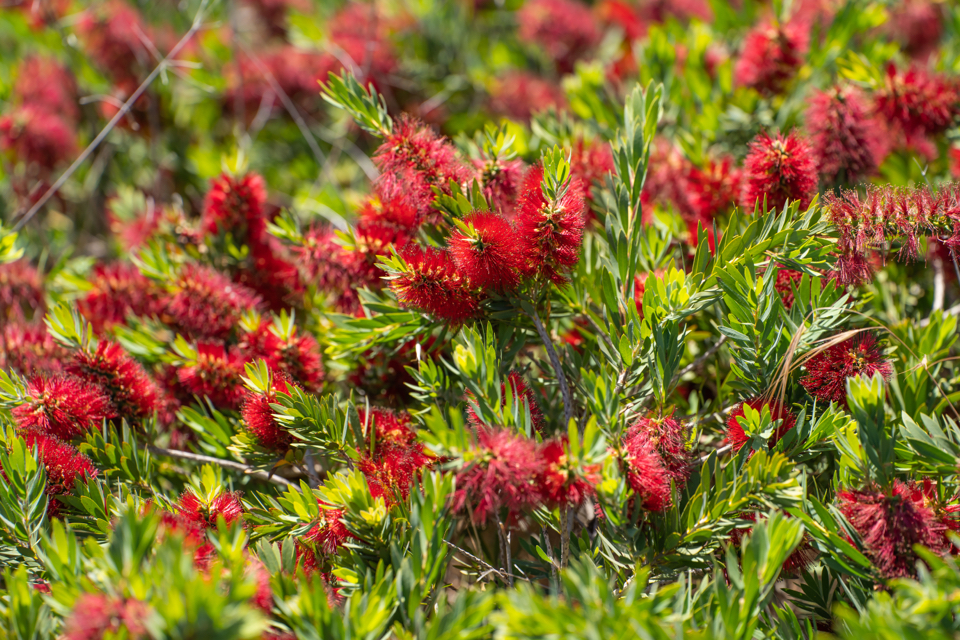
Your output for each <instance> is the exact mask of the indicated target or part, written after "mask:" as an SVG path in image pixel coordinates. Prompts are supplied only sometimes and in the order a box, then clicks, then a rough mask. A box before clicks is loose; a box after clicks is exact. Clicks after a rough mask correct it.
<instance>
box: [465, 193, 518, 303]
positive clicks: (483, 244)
mask: <svg viewBox="0 0 960 640" xmlns="http://www.w3.org/2000/svg"><path fill="white" fill-rule="evenodd" d="M463 223H464V225H466V226H468V227H469V228H470V231H469V233H465V232H464V231H462V230H457V231H455V232H454V233H453V234H452V235H451V236H450V238H449V240H448V243H449V246H450V255H451V257H452V258H453V263H454V265H456V268H457V270H458V271H459V272H460V273H462V274H463V275H465V276H466V278H467V280H468V281H469V282H470V284H471V285H472V286H473V287H476V288H479V289H484V290H487V291H496V292H497V293H503V292H505V291H512V290H513V289H515V288H516V287H517V285H518V284H520V268H521V266H522V263H523V256H522V255H521V253H520V242H519V237H518V236H517V231H516V229H514V228H513V225H512V224H511V223H510V221H509V220H507V219H506V218H504V217H503V216H501V215H498V214H496V213H489V212H486V211H477V212H475V213H472V214H470V215H469V216H467V217H466V218H464V220H463Z"/></svg>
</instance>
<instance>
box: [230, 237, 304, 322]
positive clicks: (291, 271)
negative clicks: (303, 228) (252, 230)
mask: <svg viewBox="0 0 960 640" xmlns="http://www.w3.org/2000/svg"><path fill="white" fill-rule="evenodd" d="M249 248H250V255H249V258H248V259H247V260H246V261H245V263H244V265H243V266H241V267H239V268H238V269H237V270H236V271H235V272H234V274H233V279H234V282H236V283H238V284H240V285H243V286H244V287H247V288H248V289H250V290H251V291H253V292H254V293H256V294H257V295H258V296H260V298H261V300H262V302H263V304H264V306H266V307H267V308H269V309H270V310H272V311H275V312H278V313H279V312H280V311H281V310H283V309H289V308H290V307H291V306H292V305H293V304H295V298H296V295H297V294H301V293H302V292H303V284H302V283H301V281H300V274H299V272H298V271H297V267H296V265H295V264H293V263H292V262H288V261H287V260H286V259H285V257H284V256H285V253H286V251H285V248H284V247H283V245H282V244H280V242H279V241H278V240H277V239H276V238H270V237H265V238H264V239H263V240H262V241H256V242H251V243H250V245H249Z"/></svg>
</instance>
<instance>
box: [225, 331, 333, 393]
mask: <svg viewBox="0 0 960 640" xmlns="http://www.w3.org/2000/svg"><path fill="white" fill-rule="evenodd" d="M238 348H239V350H240V353H241V354H242V355H243V356H244V358H246V359H247V360H260V359H262V360H266V361H267V364H268V365H270V368H271V369H273V370H275V371H280V372H282V373H283V374H285V375H287V376H289V377H290V379H291V380H293V381H294V382H296V383H297V385H299V386H300V387H303V388H304V389H306V390H307V391H310V392H311V393H316V392H317V391H319V390H320V388H321V387H322V386H323V361H322V359H321V355H320V345H319V344H318V343H317V339H316V338H314V337H313V336H312V335H311V334H309V333H301V332H300V329H298V328H294V330H293V332H292V333H291V334H290V335H289V336H288V337H286V338H281V337H280V335H278V334H277V333H276V332H275V331H274V328H273V324H271V323H268V322H263V323H261V324H260V326H258V327H257V328H256V329H255V330H254V331H252V332H250V333H246V334H243V335H242V336H241V338H240V344H239V345H238Z"/></svg>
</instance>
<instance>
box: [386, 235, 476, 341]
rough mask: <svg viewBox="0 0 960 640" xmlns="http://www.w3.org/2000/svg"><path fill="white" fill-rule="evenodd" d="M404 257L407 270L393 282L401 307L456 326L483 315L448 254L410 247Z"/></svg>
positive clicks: (405, 251) (408, 246) (406, 248)
mask: <svg viewBox="0 0 960 640" xmlns="http://www.w3.org/2000/svg"><path fill="white" fill-rule="evenodd" d="M401 256H402V257H403V259H404V261H406V263H407V270H406V271H404V272H403V273H401V274H399V275H397V276H395V277H394V278H393V279H392V280H391V282H390V288H391V289H393V291H394V293H396V294H397V300H399V301H400V304H402V305H404V306H406V307H412V308H414V309H419V310H421V311H424V312H426V313H429V314H430V315H433V316H435V317H436V318H437V319H439V320H444V321H447V322H452V323H461V322H465V321H467V320H469V319H470V318H473V317H475V316H476V315H477V313H478V312H479V311H480V306H479V304H478V301H477V299H476V297H475V296H474V295H473V293H472V292H471V291H470V290H469V289H468V288H467V282H466V279H465V278H464V277H463V276H462V275H460V274H458V273H457V271H456V268H455V267H454V265H453V261H452V260H451V259H450V254H449V253H448V252H447V251H441V250H439V249H433V248H429V247H428V248H423V247H420V246H419V245H414V244H409V245H407V246H406V247H404V249H403V251H402V252H401Z"/></svg>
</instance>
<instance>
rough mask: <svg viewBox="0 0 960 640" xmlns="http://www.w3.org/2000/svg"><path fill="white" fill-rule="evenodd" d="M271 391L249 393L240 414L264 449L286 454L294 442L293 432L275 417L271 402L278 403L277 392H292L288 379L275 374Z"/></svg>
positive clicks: (248, 430)
mask: <svg viewBox="0 0 960 640" xmlns="http://www.w3.org/2000/svg"><path fill="white" fill-rule="evenodd" d="M272 386H273V389H272V390H271V392H270V393H266V394H264V393H252V392H251V393H248V394H247V396H246V398H245V400H244V403H243V409H242V410H241V411H240V416H241V417H242V418H243V427H244V429H245V430H246V432H247V433H249V434H250V436H251V437H252V438H253V439H254V440H255V441H256V443H257V444H258V445H259V446H261V447H263V448H264V449H269V450H270V451H275V452H276V453H278V454H281V455H283V454H286V452H287V451H288V450H289V449H290V445H291V444H292V443H293V434H291V433H290V432H289V431H287V428H286V427H285V426H284V425H282V424H280V423H279V422H278V421H277V419H276V417H274V415H273V414H274V410H273V407H271V406H270V405H271V404H276V403H277V392H278V391H279V392H280V393H290V387H289V386H288V385H287V382H286V380H283V379H282V378H280V377H279V376H274V379H273V383H272Z"/></svg>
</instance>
